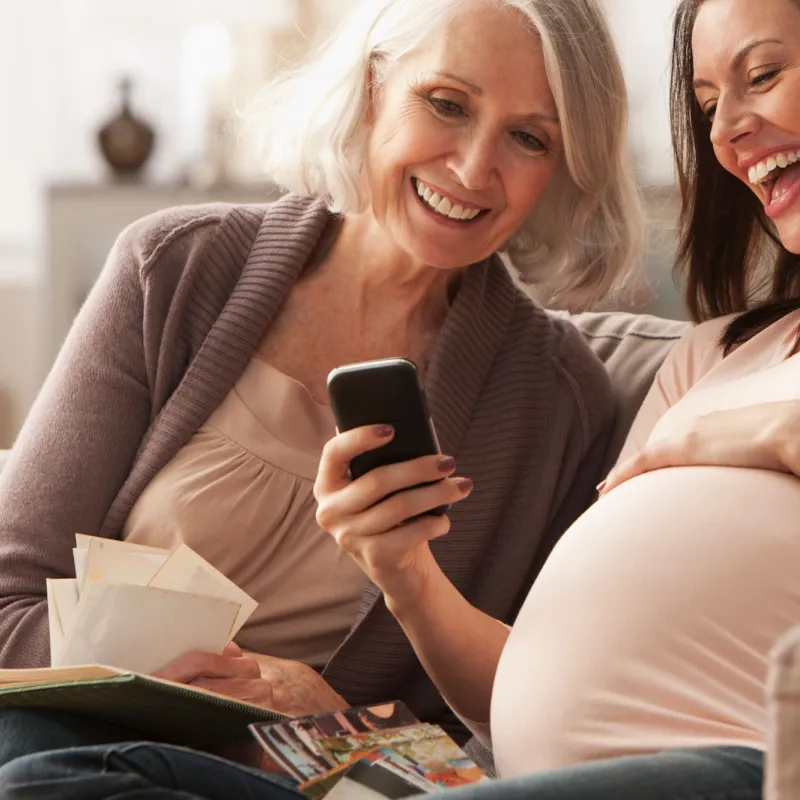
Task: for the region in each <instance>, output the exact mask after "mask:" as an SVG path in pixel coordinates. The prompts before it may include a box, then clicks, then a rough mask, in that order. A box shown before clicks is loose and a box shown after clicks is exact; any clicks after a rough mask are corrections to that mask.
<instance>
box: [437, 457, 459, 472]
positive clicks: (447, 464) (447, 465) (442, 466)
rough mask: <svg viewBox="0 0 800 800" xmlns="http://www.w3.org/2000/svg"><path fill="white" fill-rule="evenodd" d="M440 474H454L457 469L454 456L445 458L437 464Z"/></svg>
mask: <svg viewBox="0 0 800 800" xmlns="http://www.w3.org/2000/svg"><path fill="white" fill-rule="evenodd" d="M436 466H437V467H438V468H439V472H452V471H453V470H454V469H455V468H456V460H455V459H454V458H453V457H452V456H444V457H443V458H440V459H439V460H438V461H437V462H436Z"/></svg>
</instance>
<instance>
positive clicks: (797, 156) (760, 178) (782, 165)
mask: <svg viewBox="0 0 800 800" xmlns="http://www.w3.org/2000/svg"><path fill="white" fill-rule="evenodd" d="M798 161H800V150H795V151H790V152H786V153H776V154H775V155H773V156H769V157H768V158H765V159H764V160H763V161H761V162H759V163H758V164H756V165H755V166H752V167H750V169H749V170H747V177H748V179H749V180H750V183H752V184H759V183H763V182H764V179H765V178H767V176H769V175H771V173H773V172H774V171H775V170H776V169H786V168H787V167H788V166H789V165H791V164H796V163H797V162H798Z"/></svg>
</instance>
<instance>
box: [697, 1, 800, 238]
mask: <svg viewBox="0 0 800 800" xmlns="http://www.w3.org/2000/svg"><path fill="white" fill-rule="evenodd" d="M692 51H693V56H694V79H695V94H696V96H697V101H698V103H699V104H700V107H701V109H702V110H703V112H704V113H705V115H706V116H707V118H708V119H709V122H710V125H711V141H712V144H713V146H714V152H715V153H716V156H717V159H718V160H719V162H720V164H721V165H722V166H723V167H724V168H725V169H726V170H728V171H729V172H730V173H732V174H733V175H735V176H736V177H737V178H739V179H740V180H741V181H743V182H744V183H745V184H746V185H747V186H749V187H750V188H751V190H752V191H753V192H754V193H755V194H756V196H757V197H758V198H759V200H760V201H761V202H762V204H763V205H764V209H765V212H766V214H767V216H769V217H770V218H771V219H772V220H773V222H774V224H775V226H776V228H777V231H778V235H779V236H780V239H781V241H782V243H783V245H784V247H786V248H787V249H788V250H790V251H791V252H793V253H800V4H798V2H797V0H758V2H754V0H706V2H704V3H703V4H702V5H701V7H700V9H699V12H698V15H697V20H696V22H695V26H694V30H693V34H692Z"/></svg>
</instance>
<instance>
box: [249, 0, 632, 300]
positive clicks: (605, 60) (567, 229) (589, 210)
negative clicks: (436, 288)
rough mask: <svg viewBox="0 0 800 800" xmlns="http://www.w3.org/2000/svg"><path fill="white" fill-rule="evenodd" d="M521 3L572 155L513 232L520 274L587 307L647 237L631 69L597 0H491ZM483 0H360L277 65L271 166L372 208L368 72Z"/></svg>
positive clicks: (621, 276)
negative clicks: (283, 66) (626, 69)
mask: <svg viewBox="0 0 800 800" xmlns="http://www.w3.org/2000/svg"><path fill="white" fill-rule="evenodd" d="M482 1H483V2H489V3H496V4H497V5H499V6H507V7H511V8H515V9H518V10H519V11H521V12H522V13H523V14H524V15H525V16H526V17H527V18H528V19H529V20H530V23H531V25H532V27H533V29H534V30H535V31H536V32H537V33H538V35H539V37H540V40H541V43H542V49H543V54H544V60H545V66H546V70H547V77H548V81H549V84H550V87H551V91H552V93H553V97H554V99H555V103H556V107H557V109H558V115H559V117H560V120H561V130H562V136H563V140H564V147H565V165H564V167H563V168H562V169H561V170H560V171H559V173H558V174H557V175H556V177H555V178H554V179H553V181H552V183H551V185H550V186H549V187H548V189H547V191H546V192H545V194H544V195H543V197H542V198H541V199H540V200H539V202H538V204H537V206H536V208H535V209H534V210H533V212H532V213H531V215H530V216H529V218H528V219H527V220H526V221H525V223H524V224H523V225H522V226H521V227H520V229H519V230H518V231H517V232H516V233H515V234H514V236H513V237H512V238H511V239H510V240H509V241H508V242H507V244H506V246H505V247H504V248H503V251H502V252H503V254H505V255H507V256H508V257H509V258H510V260H511V263H512V264H513V266H514V267H515V268H516V269H517V270H518V271H519V273H520V276H521V278H522V280H523V281H524V282H525V283H529V284H540V285H543V286H544V287H545V290H546V292H547V294H548V295H549V297H548V300H549V302H551V303H552V304H553V305H559V306H561V307H564V308H570V309H573V310H581V309H586V308H590V307H592V306H594V305H596V304H597V303H599V302H600V301H602V300H604V299H606V298H607V297H608V296H609V294H610V293H611V292H612V291H613V290H615V289H617V288H619V287H621V286H622V285H623V283H624V281H625V279H626V278H627V277H628V275H629V274H630V273H631V271H632V269H633V268H634V266H635V263H636V260H637V257H638V254H639V250H640V245H641V242H642V239H643V223H642V210H641V201H640V197H639V193H638V191H637V189H636V185H635V182H634V180H633V176H632V170H631V166H630V162H629V156H628V147H627V118H628V105H627V95H626V90H625V81H624V78H623V75H622V69H621V66H620V63H619V59H618V57H617V54H616V50H615V48H614V45H613V42H612V39H611V35H610V33H609V30H608V27H607V26H606V23H605V21H604V19H603V15H602V13H601V11H600V9H599V8H598V6H597V4H596V2H595V0H482ZM475 2H476V0H362V3H361V5H360V6H358V7H357V8H356V9H355V10H354V11H353V12H352V13H351V14H350V15H349V16H348V17H347V19H346V20H345V22H344V24H343V25H342V26H341V27H340V29H339V30H338V32H337V33H336V34H335V35H334V36H333V37H332V38H330V39H329V40H328V41H327V42H326V43H325V44H324V45H323V46H322V47H321V48H320V49H319V51H318V52H317V53H316V54H315V56H313V57H312V58H311V59H309V60H308V61H306V62H305V63H303V64H302V65H301V66H299V67H296V68H294V69H290V70H286V71H284V72H282V73H281V74H279V75H278V76H277V77H276V78H275V79H274V80H273V81H272V82H271V83H270V84H269V85H268V86H267V87H266V89H265V91H264V92H263V93H262V94H261V95H260V97H259V101H258V103H257V111H256V112H255V117H254V118H253V117H252V116H251V122H252V121H253V120H254V119H255V121H256V125H257V126H258V136H259V139H260V145H261V149H262V152H263V153H264V154H265V161H264V166H265V168H266V172H267V174H268V175H269V176H270V177H271V178H272V179H273V180H275V181H276V182H277V183H278V184H279V185H281V186H283V187H284V188H285V189H287V190H288V191H291V192H297V193H300V194H304V195H307V196H311V197H318V198H323V199H324V200H325V201H326V203H327V204H328V207H329V208H330V210H331V211H332V212H334V213H342V214H347V213H353V212H357V211H360V210H362V209H363V207H364V198H363V197H362V194H363V192H362V191H361V189H360V176H361V169H362V164H363V161H364V152H365V145H366V136H367V126H366V124H365V117H366V111H367V106H368V102H369V96H370V82H372V83H373V85H377V86H379V85H380V83H381V82H382V81H383V80H384V79H385V76H386V73H387V71H388V69H390V68H391V66H392V65H393V64H395V63H396V62H398V61H399V60H400V59H402V58H403V57H404V56H406V55H408V54H409V53H411V52H412V51H414V50H415V49H416V48H418V47H421V46H424V44H425V40H426V39H427V38H428V37H429V36H430V35H431V32H435V31H437V30H441V28H442V26H443V25H444V24H445V23H446V22H447V20H448V19H449V18H450V17H451V16H453V15H455V14H458V13H460V12H462V11H465V12H467V13H468V8H467V7H468V6H469V5H471V4H474V3H475Z"/></svg>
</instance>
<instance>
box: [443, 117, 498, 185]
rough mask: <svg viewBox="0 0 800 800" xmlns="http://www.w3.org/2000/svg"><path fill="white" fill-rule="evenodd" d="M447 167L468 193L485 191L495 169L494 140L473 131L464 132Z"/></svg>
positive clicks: (495, 147)
mask: <svg viewBox="0 0 800 800" xmlns="http://www.w3.org/2000/svg"><path fill="white" fill-rule="evenodd" d="M447 166H448V168H449V169H450V171H451V172H452V173H453V174H454V175H455V177H456V178H457V179H458V182H459V183H460V184H461V185H462V186H463V187H464V188H465V189H469V190H470V191H479V190H481V189H485V188H486V187H487V186H489V185H490V184H491V182H492V179H493V176H494V173H495V171H496V169H497V145H496V143H495V141H494V138H493V137H492V136H491V135H490V134H488V133H485V134H481V133H478V132H477V131H475V130H472V131H469V132H465V133H464V136H463V138H462V139H461V140H460V141H459V143H458V146H457V147H456V148H455V149H454V151H453V152H452V154H451V155H450V157H449V159H448V161H447Z"/></svg>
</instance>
